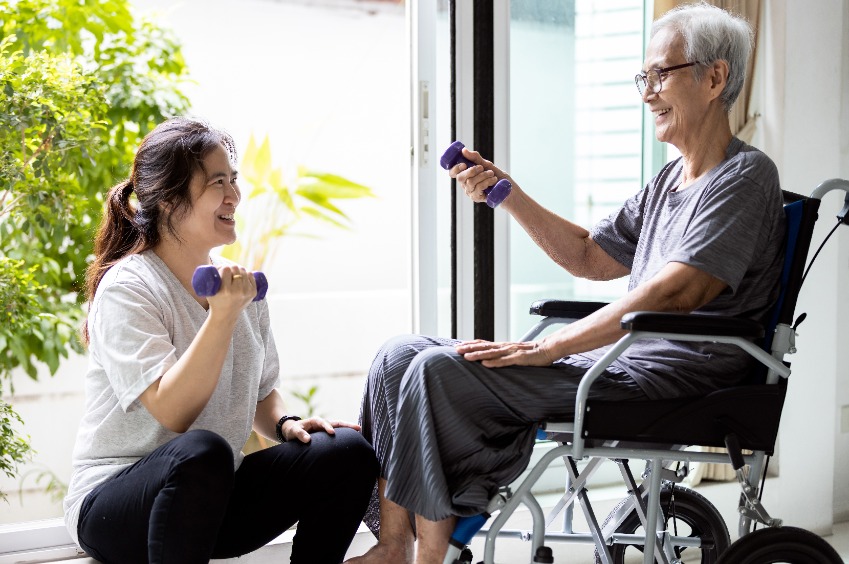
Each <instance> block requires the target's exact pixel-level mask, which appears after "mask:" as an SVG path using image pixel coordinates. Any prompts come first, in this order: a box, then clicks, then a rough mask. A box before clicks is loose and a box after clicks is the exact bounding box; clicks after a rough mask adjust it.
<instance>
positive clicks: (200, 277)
mask: <svg viewBox="0 0 849 564" xmlns="http://www.w3.org/2000/svg"><path fill="white" fill-rule="evenodd" d="M253 275H254V279H256V297H255V298H254V299H253V301H255V302H258V301H259V300H261V299H263V298H265V294H266V292H268V280H267V279H266V278H265V274H263V273H262V272H254V273H253ZM192 288H194V290H195V293H196V294H197V295H198V296H214V295H215V294H217V293H218V290H219V289H220V288H221V275H220V274H218V269H217V268H215V267H214V266H212V265H211V264H206V265H203V266H199V267H197V268H196V269H195V273H194V274H193V275H192Z"/></svg>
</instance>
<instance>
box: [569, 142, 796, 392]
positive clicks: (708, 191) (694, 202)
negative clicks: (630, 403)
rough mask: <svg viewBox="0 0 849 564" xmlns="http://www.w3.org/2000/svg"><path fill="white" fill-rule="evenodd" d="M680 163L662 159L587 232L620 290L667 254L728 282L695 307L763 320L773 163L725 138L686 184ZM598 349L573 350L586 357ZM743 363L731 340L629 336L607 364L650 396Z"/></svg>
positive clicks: (769, 276) (773, 234)
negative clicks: (721, 154)
mask: <svg viewBox="0 0 849 564" xmlns="http://www.w3.org/2000/svg"><path fill="white" fill-rule="evenodd" d="M681 176H682V164H681V159H677V160H675V161H672V162H671V163H669V164H667V165H666V166H665V167H664V168H663V170H661V171H660V173H659V174H658V175H657V176H656V177H655V178H653V179H652V180H651V182H649V184H648V185H647V186H646V188H645V189H644V190H641V191H640V192H639V193H637V194H636V195H634V196H633V197H632V198H630V199H629V200H628V201H627V202H625V205H624V206H623V207H622V208H621V209H620V210H618V211H617V212H615V213H613V214H611V215H610V216H609V217H608V218H606V219H605V220H602V221H601V222H599V223H598V224H597V225H595V226H594V227H593V229H592V231H591V236H592V239H593V240H594V241H595V242H596V243H598V244H599V246H601V248H602V249H604V250H605V252H607V254H609V255H610V256H611V257H613V258H614V259H615V260H616V261H618V262H620V263H621V264H623V265H625V266H627V267H628V268H630V269H631V278H630V283H629V290H632V289H634V288H636V287H637V286H639V285H640V284H642V283H643V282H645V281H647V280H649V279H651V278H652V277H653V276H654V275H655V274H657V273H658V272H659V271H660V270H661V269H662V268H663V267H664V266H665V265H666V264H667V263H670V262H679V263H683V264H687V265H690V266H693V267H696V268H698V269H699V270H702V271H704V272H707V273H708V274H710V275H712V276H714V277H716V278H718V279H720V280H722V281H723V282H725V283H726V284H727V285H728V287H727V288H726V289H725V290H724V291H723V292H722V293H721V294H720V295H719V296H718V297H717V298H715V299H714V300H712V301H711V302H710V303H708V304H706V305H704V306H703V307H701V308H699V309H698V310H696V312H697V313H703V314H714V315H728V316H735V317H740V318H746V319H753V320H756V321H758V322H761V323H763V322H764V321H765V316H766V314H767V312H768V311H769V308H770V306H771V305H772V304H773V302H774V300H775V298H776V296H777V290H778V279H779V275H780V271H781V267H782V264H783V253H782V251H783V245H784V232H785V224H784V211H783V198H782V194H781V189H780V186H779V182H778V171H777V170H776V167H775V164H773V162H772V161H771V160H770V159H769V157H767V156H766V155H765V154H763V153H762V152H760V151H758V150H757V149H755V148H754V147H751V146H749V145H746V144H745V143H743V142H742V141H740V140H739V139H737V138H734V139H732V141H731V143H730V144H729V146H728V149H727V151H726V160H725V161H723V162H722V163H720V164H719V165H717V166H716V167H715V168H714V169H712V170H711V171H710V172H709V173H708V174H707V175H705V177H703V178H702V179H700V180H699V181H698V182H696V183H695V184H693V185H691V186H689V187H687V188H685V189H683V190H676V188H677V187H678V186H679V184H680V183H681ZM605 350H606V347H605V348H603V349H598V350H595V351H590V352H588V353H584V354H581V355H573V356H572V357H570V358H569V359H568V360H567V362H570V363H574V364H579V365H586V364H587V363H588V361H593V362H594V361H595V360H597V359H598V358H600V357H601V355H602V354H603V353H604V351H605ZM751 364H752V359H751V357H750V356H749V355H748V354H747V353H745V352H743V351H742V350H741V349H740V348H739V347H736V346H734V345H727V344H719V343H687V342H673V341H666V340H660V339H657V340H644V341H637V342H636V343H635V344H633V345H632V346H631V347H630V348H629V349H628V350H626V351H625V353H624V354H623V356H621V357H620V358H619V359H618V360H617V361H615V362H614V364H613V365H611V368H612V369H614V370H616V369H618V370H621V371H624V372H626V373H628V374H629V375H631V377H633V378H634V380H635V381H636V382H637V384H639V386H640V387H641V388H642V389H643V391H644V392H645V393H646V395H648V396H649V397H651V398H671V397H686V396H699V395H704V394H705V393H708V392H710V391H713V390H716V389H719V388H724V387H728V386H733V385H735V384H737V383H739V381H740V379H741V377H742V376H743V375H744V373H745V371H746V370H747V368H748V367H749V366H751Z"/></svg>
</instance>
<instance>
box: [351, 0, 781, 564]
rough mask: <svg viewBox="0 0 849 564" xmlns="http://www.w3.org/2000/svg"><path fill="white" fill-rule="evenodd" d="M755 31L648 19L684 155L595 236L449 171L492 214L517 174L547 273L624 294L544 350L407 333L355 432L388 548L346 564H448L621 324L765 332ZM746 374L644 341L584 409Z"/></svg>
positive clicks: (766, 199)
mask: <svg viewBox="0 0 849 564" xmlns="http://www.w3.org/2000/svg"><path fill="white" fill-rule="evenodd" d="M751 36H752V33H751V30H750V28H749V26H748V24H747V23H746V22H745V21H743V20H741V19H739V18H737V17H735V16H732V15H731V14H729V13H727V12H725V11H723V10H721V9H719V8H714V7H711V6H708V5H704V4H701V5H690V6H683V7H681V8H678V9H675V10H673V11H670V12H668V13H667V14H665V15H664V16H663V17H661V18H660V19H659V20H657V21H656V22H655V23H654V25H653V27H652V32H651V40H650V43H649V46H648V49H647V50H646V54H645V61H644V67H643V71H642V72H641V73H640V74H638V75H637V87H638V89H639V92H640V94H641V96H642V99H643V102H644V103H645V104H647V105H648V106H649V109H650V110H651V112H652V113H653V114H654V123H655V129H656V136H657V138H658V139H659V140H660V141H664V142H666V143H670V144H672V145H674V146H675V147H677V148H678V150H679V151H680V152H681V155H682V156H681V157H680V158H678V159H676V160H674V161H673V162H670V163H669V164H667V165H666V166H664V167H663V169H662V170H661V171H660V173H659V174H658V175H657V176H655V177H654V178H653V179H652V180H651V181H650V182H649V183H648V185H647V186H646V187H645V188H644V189H643V190H641V191H639V192H637V193H636V194H635V195H634V196H632V197H631V198H630V199H629V200H627V201H626V202H625V203H624V204H623V206H622V208H621V209H619V210H618V211H616V212H615V213H613V214H611V215H610V217H608V218H607V219H605V220H603V221H601V222H600V223H598V224H597V225H595V226H594V227H593V229H592V230H591V231H587V230H586V229H584V228H583V227H580V226H578V225H576V224H574V223H571V222H570V221H568V220H566V219H563V218H561V217H559V216H557V215H556V214H554V213H552V212H551V211H549V210H547V209H545V208H543V207H542V206H541V205H539V204H538V203H537V202H535V201H534V200H533V199H532V198H531V197H530V196H529V195H528V193H526V192H525V191H524V190H523V189H522V188H521V187H520V186H519V184H518V183H517V182H515V180H514V179H512V178H510V177H509V175H508V174H506V173H505V172H504V171H502V170H501V169H499V168H498V167H496V166H495V165H494V164H493V163H491V162H489V161H487V160H485V159H483V158H482V157H481V156H480V155H479V154H478V153H476V152H473V151H469V150H466V149H464V155H465V156H466V157H467V158H468V159H469V160H471V161H472V162H473V163H475V164H474V166H470V167H466V166H465V165H463V164H459V165H457V166H455V167H454V168H452V169H451V171H450V174H451V176H452V177H456V178H457V180H458V182H459V184H460V185H461V186H462V187H463V189H464V190H465V192H466V194H467V195H468V196H469V197H470V198H471V199H472V200H474V201H476V202H483V201H484V200H485V196H484V195H483V191H484V189H486V188H489V187H491V186H493V185H494V184H495V183H496V182H497V181H498V180H499V179H502V178H508V179H510V180H511V181H512V183H513V191H512V193H511V194H510V195H509V196H508V197H507V199H506V200H504V202H503V204H502V205H501V207H502V208H503V209H504V210H506V211H507V212H509V213H510V214H511V215H512V216H513V217H514V218H515V219H516V221H518V222H519V224H520V225H522V227H523V228H524V229H525V230H526V231H527V232H528V234H530V236H531V237H532V238H533V239H534V241H535V242H536V243H537V244H538V245H539V246H540V247H541V248H542V249H543V250H545V252H546V253H548V255H549V256H550V257H551V258H552V260H554V261H555V262H556V263H557V264H559V265H561V266H562V267H563V268H564V269H566V270H567V271H569V272H570V273H571V274H573V275H575V276H581V277H584V278H589V279H591V280H610V279H613V278H619V277H622V276H626V275H629V276H630V284H629V290H628V293H627V294H626V295H625V296H623V297H622V298H621V299H619V300H617V301H615V302H613V303H611V304H609V305H608V306H606V307H604V308H603V309H601V310H599V311H597V312H596V313H594V314H592V315H590V316H589V317H586V318H584V319H582V320H580V321H578V322H576V323H572V324H570V325H568V326H566V327H564V328H563V329H561V330H560V331H558V332H556V333H553V334H551V335H549V336H547V337H545V338H544V339H542V340H540V341H538V342H532V343H513V342H506V343H493V342H487V341H479V340H478V341H471V342H459V341H454V340H450V339H441V338H432V337H423V336H405V337H400V338H396V339H394V340H391V341H389V342H388V343H386V344H385V345H384V347H383V348H382V349H381V350H380V351H379V353H378V354H377V357H376V358H375V360H374V363H373V365H372V367H371V370H370V373H369V377H368V383H367V387H366V390H365V396H364V398H363V404H362V427H363V433H364V434H365V436H366V438H368V440H369V441H370V442H371V443H372V444H373V445H374V447H375V450H376V452H377V455H378V458H379V460H380V464H381V478H380V480H379V482H378V485H379V492H380V520H381V528H380V540H379V542H378V544H377V545H376V546H374V547H372V549H371V550H370V551H369V552H368V553H366V554H365V555H364V556H362V557H360V558H356V559H354V560H353V561H352V562H356V563H358V564H364V563H372V562H374V563H378V562H381V563H382V562H393V563H395V562H405V563H411V562H414V561H415V562H417V563H419V564H424V563H439V562H442V559H443V557H444V554H445V552H446V547H447V541H448V538H449V536H450V533H451V531H452V528H453V526H454V523H455V521H456V517H457V516H466V515H474V514H477V513H480V512H481V511H482V510H483V509H484V508H485V507H486V504H487V500H488V499H489V498H490V497H491V496H492V495H493V494H494V493H495V492H496V491H497V489H498V487H499V486H502V485H505V484H508V483H510V482H511V481H512V480H513V479H515V478H516V477H517V476H518V475H519V474H520V473H521V472H522V470H523V469H524V468H525V467H526V466H527V464H528V461H529V458H530V454H531V450H532V446H533V442H534V435H535V430H536V428H537V424H538V423H539V422H540V421H544V420H547V419H557V420H564V419H569V418H571V417H572V416H573V412H574V397H575V394H576V391H577V387H578V382H579V380H580V378H581V376H582V375H583V373H584V372H585V370H586V369H587V368H588V367H589V366H591V365H592V364H593V362H595V361H596V360H597V359H598V358H600V357H601V355H602V354H603V352H604V351H605V346H606V345H609V344H611V343H613V342H615V341H616V340H617V339H618V338H620V337H621V336H622V335H623V331H622V330H621V329H620V326H619V321H620V319H621V318H622V316H623V315H624V314H626V313H628V312H631V311H636V310H654V311H669V312H694V311H695V312H699V313H705V314H711V313H715V314H722V315H732V316H740V317H742V318H750V319H755V320H762V318H763V317H764V315H765V313H766V312H767V310H768V308H769V307H770V305H771V304H772V303H773V301H774V297H775V295H776V281H777V280H778V277H779V269H780V268H781V263H782V259H781V249H782V242H783V237H784V223H783V212H782V196H781V190H780V188H779V182H778V174H777V171H776V167H775V165H774V164H773V162H772V161H771V160H770V159H769V158H768V157H767V156H766V155H764V154H763V153H761V152H760V151H758V150H757V149H755V148H753V147H751V146H748V145H746V144H745V143H743V142H742V141H740V140H739V139H737V138H735V137H734V136H733V135H732V134H731V129H730V127H729V122H728V112H729V110H730V108H731V106H732V104H733V103H734V100H735V99H736V98H737V95H738V94H739V93H740V90H741V88H742V86H743V79H744V73H745V69H746V62H747V59H748V56H749V54H750V51H751ZM749 362H750V361H749V359H748V357H747V356H746V355H745V353H743V352H741V351H739V350H738V349H737V348H736V347H733V346H730V345H723V344H716V343H704V344H703V343H672V342H668V341H665V340H649V341H641V342H639V343H638V344H636V345H634V346H632V347H631V348H630V349H628V350H627V351H626V354H625V355H624V356H622V357H620V359H619V360H618V361H616V362H615V363H614V364H613V365H611V366H610V367H609V368H608V370H607V373H606V374H604V375H603V376H602V377H601V378H600V379H599V380H598V381H597V382H596V384H595V385H594V386H593V387H592V389H591V392H590V398H591V399H592V398H604V399H607V400H621V401H629V400H643V399H646V398H652V399H654V398H676V397H693V396H700V395H704V394H707V393H709V392H711V391H713V390H716V389H719V388H723V387H728V386H734V385H735V384H737V383H738V381H737V379H738V377H739V375H740V374H742V373H743V371H744V370H745V368H746V367H747V366H748V363H749ZM408 511H409V512H412V513H414V514H415V533H414V529H413V527H412V526H411V523H410V519H409V518H408ZM416 538H417V539H418V550H414V549H415V546H414V545H415V542H414V541H415V539H416Z"/></svg>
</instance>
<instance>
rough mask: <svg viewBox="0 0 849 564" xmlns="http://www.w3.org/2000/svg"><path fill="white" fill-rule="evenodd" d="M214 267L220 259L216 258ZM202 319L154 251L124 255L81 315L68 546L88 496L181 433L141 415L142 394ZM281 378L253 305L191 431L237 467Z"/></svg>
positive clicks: (266, 328)
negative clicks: (83, 368)
mask: <svg viewBox="0 0 849 564" xmlns="http://www.w3.org/2000/svg"><path fill="white" fill-rule="evenodd" d="M216 264H219V265H223V264H225V262H224V261H221V260H220V259H216ZM208 315H209V312H208V311H207V310H206V309H204V308H203V306H201V305H200V304H199V303H198V302H197V301H196V300H195V299H194V297H193V296H192V295H191V294H190V293H189V292H188V291H187V290H186V289H185V288H184V287H183V286H182V284H181V283H180V282H179V281H178V280H177V278H176V277H175V276H174V274H173V273H172V272H171V270H169V268H168V267H167V266H166V265H165V263H164V262H162V260H161V259H160V258H159V257H158V256H156V254H155V253H154V252H153V251H145V252H143V253H141V254H137V255H130V256H128V257H126V258H125V259H123V260H121V261H120V262H118V263H117V264H115V265H114V266H113V267H112V268H110V269H109V270H108V271H107V272H106V274H105V275H104V276H103V279H102V280H101V281H100V285H99V286H98V288H97V292H96V293H95V296H94V300H92V303H91V306H90V310H89V315H88V330H89V336H90V342H89V366H88V372H87V373H86V376H85V397H86V400H85V402H86V403H85V414H84V415H83V418H82V421H81V422H80V427H79V430H78V432H77V440H76V445H75V447H74V453H73V475H72V476H71V481H70V485H69V488H68V495H67V497H66V498H65V502H64V508H65V524H66V526H67V527H68V531H69V532H70V534H71V536H72V537H73V539H74V541H75V542H76V541H77V524H78V518H79V511H80V506H81V505H82V501H83V499H84V498H85V496H86V494H88V493H89V492H90V491H91V490H92V489H94V488H95V487H96V486H97V485H99V484H101V483H102V482H104V481H105V480H108V479H109V478H110V477H112V476H114V475H115V474H117V473H118V472H120V471H121V470H123V469H124V468H126V467H128V466H130V465H131V464H133V463H135V462H136V461H138V460H139V459H141V458H142V457H144V456H145V455H147V454H149V453H150V452H152V451H153V450H155V449H156V448H157V447H159V446H161V445H163V444H165V443H166V442H168V441H169V440H171V439H173V438H175V437H176V436H178V435H177V433H174V432H172V431H169V430H168V429H166V428H165V427H163V426H162V425H161V424H160V423H159V422H158V421H157V420H156V419H155V418H154V417H153V416H152V415H151V414H150V413H149V412H148V411H147V409H145V408H144V406H143V405H142V404H141V402H140V401H139V396H140V395H141V393H142V392H143V391H144V390H146V389H147V388H148V387H149V386H150V385H151V384H152V383H153V382H155V381H156V380H157V379H158V378H159V377H160V376H162V374H164V373H165V372H166V371H167V370H168V369H169V368H170V367H171V366H173V365H174V364H175V363H176V362H177V360H178V359H179V358H180V357H181V356H182V355H183V354H184V353H185V352H186V350H187V349H188V348H189V345H191V343H192V340H193V339H194V338H195V335H196V334H197V333H198V331H199V330H200V327H201V325H203V323H204V321H206V318H207V316H208ZM278 379H279V360H278V356H277V350H276V347H275V345H274V338H273V336H272V334H271V328H270V323H269V316H268V305H267V303H266V301H265V300H261V301H258V302H252V303H251V304H250V305H248V306H247V307H246V308H245V309H244V311H242V313H241V314H240V317H239V320H238V322H237V323H236V327H235V329H234V331H233V339H232V341H231V343H230V350H229V351H228V353H227V358H226V359H225V361H224V366H223V367H222V368H221V374H220V375H219V378H218V385H217V386H216V388H215V391H214V392H213V394H212V397H211V398H210V399H209V402H208V403H207V404H206V407H205V408H204V409H203V411H202V412H201V413H200V415H199V416H198V418H197V419H196V420H195V422H194V423H193V424H192V426H191V427H190V429H206V430H209V431H213V432H215V433H218V434H219V435H221V436H222V437H223V438H224V439H226V440H227V442H228V443H229V444H230V447H231V448H232V449H233V462H234V466H235V467H238V466H239V464H240V463H241V461H242V457H243V455H242V453H241V450H242V447H243V446H244V444H245V442H246V441H247V439H248V437H249V435H250V432H251V428H252V425H253V419H254V414H255V413H256V404H257V402H258V401H260V400H262V399H265V398H266V397H267V396H268V394H270V393H271V392H272V390H273V389H274V388H275V387H277V386H278V384H279V380H278Z"/></svg>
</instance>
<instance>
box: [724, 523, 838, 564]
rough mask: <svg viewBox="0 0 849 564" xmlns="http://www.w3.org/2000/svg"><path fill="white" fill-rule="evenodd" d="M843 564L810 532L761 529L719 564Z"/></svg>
mask: <svg viewBox="0 0 849 564" xmlns="http://www.w3.org/2000/svg"><path fill="white" fill-rule="evenodd" d="M777 562H785V563H786V564H842V563H843V560H842V559H841V558H840V555H839V554H837V551H836V550H834V548H832V547H831V545H830V544H828V543H827V542H825V541H824V540H823V539H822V538H821V537H818V536H817V535H815V534H814V533H812V532H810V531H806V530H805V529H799V528H797V527H770V528H767V529H758V530H757V531H755V532H753V533H749V534H748V535H746V536H744V537H741V538H739V539H737V540H736V541H735V542H734V544H732V545H731V546H730V547H729V549H728V550H726V551H725V553H723V554H722V556H721V557H720V558H719V564H773V563H777Z"/></svg>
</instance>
